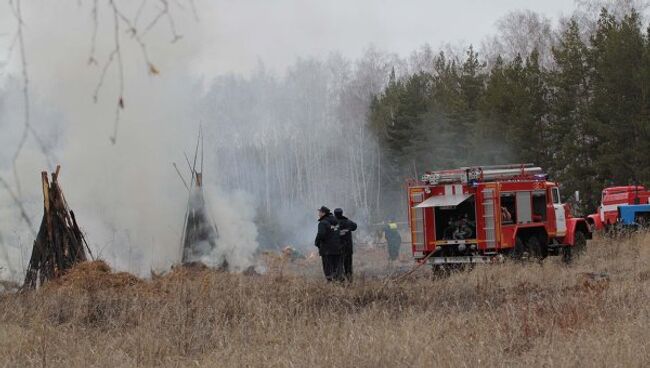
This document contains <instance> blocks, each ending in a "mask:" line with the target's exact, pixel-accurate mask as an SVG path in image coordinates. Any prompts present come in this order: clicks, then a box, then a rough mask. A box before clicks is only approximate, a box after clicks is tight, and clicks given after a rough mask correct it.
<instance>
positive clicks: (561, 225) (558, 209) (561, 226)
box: [552, 188, 566, 236]
mask: <svg viewBox="0 0 650 368" xmlns="http://www.w3.org/2000/svg"><path fill="white" fill-rule="evenodd" d="M552 190H553V209H554V210H555V231H556V234H557V236H564V235H566V216H565V214H564V205H563V204H562V203H561V202H560V190H559V189H558V188H553V189H552Z"/></svg>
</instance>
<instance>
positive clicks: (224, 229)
mask: <svg viewBox="0 0 650 368" xmlns="http://www.w3.org/2000/svg"><path fill="white" fill-rule="evenodd" d="M205 189H206V201H207V205H208V206H210V210H211V214H212V216H214V221H215V223H216V225H217V229H218V232H219V234H218V236H217V246H216V247H215V249H214V250H213V251H212V253H210V254H208V255H206V256H204V257H203V259H202V261H203V262H204V263H206V264H208V265H212V266H219V265H222V264H223V262H224V261H227V262H228V266H229V268H230V269H232V270H235V271H243V270H245V269H246V268H248V267H249V266H252V265H253V264H254V263H255V260H254V254H255V251H256V250H257V247H258V242H257V226H256V225H255V214H256V208H257V204H256V203H255V200H254V198H253V197H252V196H251V195H250V194H248V193H246V192H244V191H241V190H236V191H233V192H226V191H224V190H223V189H221V188H218V187H216V186H208V187H206V188H205Z"/></svg>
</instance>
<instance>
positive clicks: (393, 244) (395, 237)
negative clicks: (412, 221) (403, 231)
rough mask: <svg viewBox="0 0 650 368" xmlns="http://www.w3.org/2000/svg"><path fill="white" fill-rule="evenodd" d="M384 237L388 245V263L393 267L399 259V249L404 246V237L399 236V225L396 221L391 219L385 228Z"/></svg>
mask: <svg viewBox="0 0 650 368" xmlns="http://www.w3.org/2000/svg"><path fill="white" fill-rule="evenodd" d="M384 236H385V237H386V243H387V244H388V261H389V264H391V265H392V263H393V262H394V261H396V260H397V258H399V248H400V246H401V245H402V237H401V236H400V235H399V231H398V229H397V223H396V222H395V220H394V219H392V218H391V219H390V220H389V221H388V223H387V224H386V226H384Z"/></svg>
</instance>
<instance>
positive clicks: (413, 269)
mask: <svg viewBox="0 0 650 368" xmlns="http://www.w3.org/2000/svg"><path fill="white" fill-rule="evenodd" d="M433 253H434V252H431V253H429V254H427V255H426V257H424V258H422V259H421V260H419V261H418V263H417V264H416V265H415V266H413V268H411V269H410V270H408V271H406V272H404V273H403V274H401V275H398V276H397V277H395V278H394V279H390V278H389V279H388V281H393V282H399V281H402V280H404V279H405V278H406V277H408V276H410V275H411V274H413V272H415V271H417V270H418V269H419V268H420V267H422V265H424V264H426V263H427V260H428V259H429V258H430V257H431V256H432V255H433Z"/></svg>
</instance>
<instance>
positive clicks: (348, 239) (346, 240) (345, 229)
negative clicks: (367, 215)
mask: <svg viewBox="0 0 650 368" xmlns="http://www.w3.org/2000/svg"><path fill="white" fill-rule="evenodd" d="M334 216H335V217H336V220H338V222H339V234H340V235H341V244H342V245H343V274H344V275H345V278H346V280H348V282H352V253H353V248H354V247H353V244H352V232H353V231H355V230H356V229H357V224H356V223H355V222H354V221H352V220H350V219H349V218H347V217H345V216H343V210H342V209H340V208H337V209H335V210H334Z"/></svg>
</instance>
